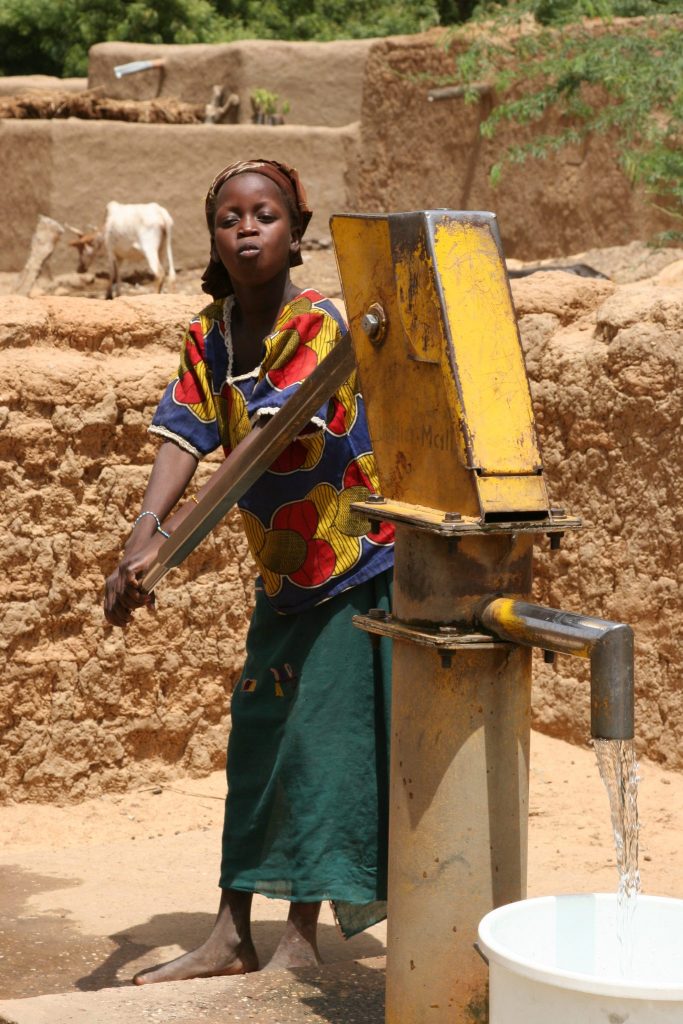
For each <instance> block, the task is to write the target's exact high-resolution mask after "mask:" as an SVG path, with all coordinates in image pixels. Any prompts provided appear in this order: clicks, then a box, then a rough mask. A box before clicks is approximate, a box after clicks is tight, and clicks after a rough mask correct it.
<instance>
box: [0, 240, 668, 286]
mask: <svg viewBox="0 0 683 1024" xmlns="http://www.w3.org/2000/svg"><path fill="white" fill-rule="evenodd" d="M61 244H63V243H62V242H60V245H61ZM303 256H304V265H303V266H302V267H297V268H296V269H295V270H294V271H293V272H292V277H293V279H294V281H295V282H296V283H297V284H299V285H300V286H301V287H310V286H311V285H312V284H313V285H314V286H315V287H316V288H317V289H318V290H319V291H321V292H322V293H323V295H329V296H330V298H337V297H340V296H341V286H340V284H339V275H338V273H337V264H336V261H335V256H334V250H333V249H332V247H331V245H330V247H329V248H314V249H313V248H311V249H305V250H304V253H303ZM680 259H683V249H675V248H659V249H658V248H654V247H652V246H649V245H647V244H646V243H644V242H639V241H634V242H631V243H630V244H629V245H619V246H611V247H607V248H602V249H590V250H588V251H586V252H581V253H574V254H572V255H569V256H563V255H560V254H558V255H557V256H555V257H553V258H550V259H547V260H543V261H540V263H539V264H527V263H524V262H522V261H520V260H508V265H509V266H510V267H511V268H519V267H524V266H530V265H533V266H536V265H541V264H559V263H563V264H569V263H578V262H583V263H586V264H587V265H588V266H590V267H593V269H595V270H597V271H599V272H600V273H601V274H605V275H606V276H607V277H609V278H610V279H611V280H613V281H614V282H615V283H617V284H627V283H628V282H630V281H639V280H643V279H645V278H647V277H652V276H653V275H654V274H657V273H658V272H659V271H660V270H662V269H663V268H664V267H666V266H668V265H669V264H670V263H674V262H676V261H677V260H680ZM76 262H77V261H76V256H75V254H74V256H73V264H74V268H75V266H76ZM202 269H203V268H201V267H180V268H177V278H176V281H175V285H174V287H173V291H174V292H176V293H177V294H179V295H197V296H201V295H202V291H201V273H202ZM130 270H131V271H132V273H131V274H130V275H129V276H128V277H126V278H124V281H123V285H122V295H141V294H145V293H149V292H150V291H152V290H153V284H152V279H151V277H150V276H148V275H146V274H144V273H143V272H142V271H140V272H136V271H135V267H133V266H131V267H130ZM18 277H19V275H18V274H14V273H4V272H0V295H10V294H12V291H13V289H14V286H15V284H16V282H17V280H18ZM108 280H109V279H108V277H107V274H106V272H105V271H104V268H103V265H102V264H101V263H98V264H96V265H95V266H93V268H92V272H89V273H86V274H78V273H76V271H75V269H74V271H73V272H71V273H67V274H53V273H52V272H51V269H50V262H49V261H48V262H47V263H46V264H45V266H44V268H43V271H42V273H41V276H40V277H39V278H38V281H37V283H36V285H35V287H34V289H33V292H32V294H33V295H70V296H81V297H83V298H90V299H103V298H105V296H106V291H107V285H108Z"/></svg>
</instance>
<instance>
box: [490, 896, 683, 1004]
mask: <svg viewBox="0 0 683 1024" xmlns="http://www.w3.org/2000/svg"><path fill="white" fill-rule="evenodd" d="M631 935H632V955H631V957H630V967H631V969H630V970H629V971H628V973H627V974H626V975H624V974H622V968H621V960H622V959H623V958H622V956H621V949H620V944H619V940H618V937H617V897H616V895H615V894H602V893H600V894H597V893H592V894H588V895H580V896H542V897H540V898H538V899H531V900H522V901H521V902H519V903H510V904H508V905H507V906H505V907H499V908H498V909H497V910H493V911H491V913H490V914H487V915H486V917H485V918H484V919H483V920H482V922H481V924H480V925H479V945H480V947H481V949H482V950H483V952H484V953H485V954H486V956H487V957H488V959H489V990H490V1005H489V1024H683V900H676V899H668V898H666V897H663V896H638V898H637V900H636V906H635V911H634V913H633V918H632V930H631Z"/></svg>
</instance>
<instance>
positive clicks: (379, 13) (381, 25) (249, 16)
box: [214, 0, 439, 40]
mask: <svg viewBox="0 0 683 1024" xmlns="http://www.w3.org/2000/svg"><path fill="white" fill-rule="evenodd" d="M214 3H215V7H216V10H217V11H218V13H219V14H220V15H222V16H223V17H224V18H227V19H229V20H231V21H236V22H239V24H240V31H241V34H243V35H250V36H252V37H254V36H255V37H257V38H260V39H320V40H330V39H362V38H368V37H370V36H385V35H394V34H400V33H404V32H405V33H410V32H421V31H424V30H425V29H428V28H431V26H432V25H436V24H438V23H439V2H438V0H411V2H409V3H406V2H405V0H214Z"/></svg>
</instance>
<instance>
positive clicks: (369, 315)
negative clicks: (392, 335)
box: [360, 302, 387, 347]
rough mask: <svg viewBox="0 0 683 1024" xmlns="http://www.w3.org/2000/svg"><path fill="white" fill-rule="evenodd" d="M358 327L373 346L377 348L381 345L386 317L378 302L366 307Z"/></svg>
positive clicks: (385, 330) (384, 332) (385, 328)
mask: <svg viewBox="0 0 683 1024" xmlns="http://www.w3.org/2000/svg"><path fill="white" fill-rule="evenodd" d="M360 326H361V330H363V331H364V332H365V333H366V334H367V336H368V338H369V339H370V341H371V342H372V344H373V345H375V346H376V347H379V346H380V345H381V344H382V343H383V341H384V336H385V334H386V333H387V317H386V313H385V312H384V310H383V309H382V307H381V306H380V304H379V302H373V303H372V305H371V306H369V307H368V309H367V310H366V312H365V313H364V314H363V316H362V318H361V322H360Z"/></svg>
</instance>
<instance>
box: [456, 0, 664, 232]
mask: <svg viewBox="0 0 683 1024" xmlns="http://www.w3.org/2000/svg"><path fill="white" fill-rule="evenodd" d="M679 12H681V13H683V5H682V4H681V0H518V2H516V3H514V4H510V5H502V6H501V5H496V6H492V5H482V6H481V7H480V8H479V10H478V11H477V17H478V18H485V19H486V20H487V23H488V24H487V29H488V30H487V31H486V33H485V34H482V35H481V36H479V37H478V38H477V39H475V41H474V43H473V44H472V45H471V46H469V47H468V49H467V50H466V51H465V52H464V53H463V54H461V55H459V56H458V58H457V70H456V74H455V75H454V77H453V79H450V81H456V82H459V83H461V84H465V85H467V84H470V85H471V84H472V83H474V82H484V81H485V82H488V83H490V84H492V85H493V88H494V90H495V93H496V103H495V105H494V106H493V109H492V111H491V113H490V115H489V116H488V118H487V119H486V120H485V121H484V123H483V125H482V133H483V134H484V135H485V136H488V137H491V136H493V135H494V134H495V132H496V129H497V128H498V127H499V126H500V125H501V124H503V123H506V124H508V125H510V124H512V125H517V126H519V127H520V128H524V129H526V131H525V132H524V136H525V138H526V139H527V141H525V142H522V143H519V144H516V145H513V146H511V147H510V148H509V149H507V151H506V152H505V153H504V155H503V158H502V160H501V162H500V163H499V164H497V165H496V166H495V167H494V168H493V170H492V178H493V180H494V182H495V181H498V180H499V179H500V178H501V176H502V174H503V173H504V170H505V167H506V166H507V165H510V164H515V163H522V162H524V161H526V160H528V159H534V158H535V159H542V158H545V157H547V156H548V155H549V154H550V153H552V152H554V151H557V150H559V149H562V148H563V147H565V146H567V145H571V144H576V143H580V142H582V141H583V140H584V139H586V138H587V137H589V136H591V135H594V134H604V133H610V138H611V139H613V140H614V154H615V160H616V161H618V163H619V164H620V165H621V167H622V168H623V170H624V171H625V172H626V174H627V175H628V177H629V178H630V180H631V181H632V182H633V183H638V184H641V185H644V186H645V188H646V190H647V191H648V192H649V193H650V195H651V197H652V200H653V202H654V203H655V205H658V206H660V207H662V208H663V209H664V210H666V212H667V213H669V214H671V215H673V216H674V217H676V218H680V219H681V220H683V42H682V39H683V33H682V28H683V19H681V18H676V17H675V15H677V14H678V13H679ZM586 16H591V17H592V18H596V17H598V18H601V19H602V22H603V24H602V26H601V25H599V24H598V25H597V26H596V24H595V21H593V22H592V23H590V24H589V23H588V22H587V21H586V20H585V18H586ZM633 16H637V20H635V21H633V20H621V21H619V22H615V20H614V19H615V18H617V17H619V18H620V19H631V18H632V17H633ZM476 96H477V94H476V93H474V92H472V93H471V95H470V97H469V98H471V99H474V98H475V97H476ZM551 112H553V113H554V114H556V115H557V114H559V115H560V117H559V119H558V118H557V117H555V118H554V120H553V123H554V124H556V125H557V124H558V123H559V124H560V126H561V127H560V128H559V129H558V130H554V131H548V130H547V128H546V123H547V115H548V114H549V113H551ZM672 237H674V236H672ZM675 237H677V238H678V234H676V236H675Z"/></svg>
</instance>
